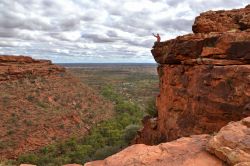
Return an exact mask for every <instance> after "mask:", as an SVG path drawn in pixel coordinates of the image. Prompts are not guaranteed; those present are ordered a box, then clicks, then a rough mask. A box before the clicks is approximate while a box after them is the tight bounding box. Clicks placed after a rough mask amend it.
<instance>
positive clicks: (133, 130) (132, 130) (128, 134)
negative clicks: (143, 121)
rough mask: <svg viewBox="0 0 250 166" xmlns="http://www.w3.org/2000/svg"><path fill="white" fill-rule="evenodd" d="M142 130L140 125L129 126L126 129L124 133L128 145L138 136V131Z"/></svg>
mask: <svg viewBox="0 0 250 166" xmlns="http://www.w3.org/2000/svg"><path fill="white" fill-rule="evenodd" d="M139 129H140V126H139V125H134V124H132V125H128V126H127V127H126V128H125V131H124V136H123V138H124V140H125V142H126V143H128V144H129V143H130V142H131V141H132V140H133V139H134V138H135V136H136V134H137V131H138V130H139Z"/></svg>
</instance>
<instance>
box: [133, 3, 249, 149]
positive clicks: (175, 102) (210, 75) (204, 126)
mask: <svg viewBox="0 0 250 166" xmlns="http://www.w3.org/2000/svg"><path fill="white" fill-rule="evenodd" d="M249 9H250V8H249V7H246V8H244V9H239V10H232V11H219V12H208V13H205V14H201V16H199V17H198V18H196V21H195V24H194V27H195V28H194V29H195V31H194V32H195V34H188V35H184V36H180V37H177V38H176V39H172V40H169V41H166V42H161V43H157V44H156V45H155V46H154V47H153V49H152V51H151V52H152V54H153V56H154V58H155V60H156V62H157V63H158V64H159V66H158V74H159V80H160V94H159V96H158V97H157V102H156V103H157V109H158V117H157V122H156V123H157V125H156V126H155V127H154V128H152V127H150V126H151V125H150V123H151V122H150V119H149V120H148V121H146V122H144V123H145V124H146V125H145V127H144V129H142V131H140V132H139V136H138V138H137V139H136V142H137V143H146V144H157V143H159V142H163V141H171V140H174V139H177V138H180V137H183V136H189V135H193V134H202V133H213V132H216V131H218V130H219V129H220V128H221V127H223V126H225V125H226V124H227V123H228V122H230V121H237V120H240V119H242V118H243V117H246V116H250V65H249V64H250V47H249V46H250V31H249V29H248V28H238V29H237V31H230V32H228V31H227V29H223V28H221V27H220V24H221V25H224V22H227V23H228V24H230V25H227V26H225V27H227V28H230V26H231V24H232V26H236V25H241V24H238V23H239V22H243V23H244V27H248V25H249V24H250V21H248V19H249ZM230 13H233V14H231V15H230ZM239 15H240V16H242V18H241V20H240V21H239V20H238V22H237V24H236V23H235V22H233V21H232V19H233V20H234V19H235V18H236V17H238V16H239ZM209 20H210V21H209ZM211 20H212V21H211ZM213 21H214V22H216V24H214V23H213ZM220 21H221V22H220ZM243 23H242V24H243ZM210 24H211V26H208V25H210ZM217 29H218V30H217ZM196 32H199V33H196ZM201 32H202V33H201ZM203 32H206V33H203Z"/></svg>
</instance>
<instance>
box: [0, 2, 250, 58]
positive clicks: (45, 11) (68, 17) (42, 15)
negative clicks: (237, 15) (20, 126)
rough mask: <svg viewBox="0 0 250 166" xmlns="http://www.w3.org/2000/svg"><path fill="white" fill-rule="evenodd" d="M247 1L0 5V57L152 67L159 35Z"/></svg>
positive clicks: (169, 34)
mask: <svg viewBox="0 0 250 166" xmlns="http://www.w3.org/2000/svg"><path fill="white" fill-rule="evenodd" d="M247 4H250V0H0V55H29V56H32V57H33V58H36V59H50V60H52V61H53V62H54V63H153V62H154V59H153V57H152V55H151V53H150V50H151V48H152V45H153V43H154V41H155V38H154V37H153V36H152V33H159V34H160V35H161V38H162V40H168V39H172V38H175V37H177V36H180V35H184V34H187V33H191V32H192V24H193V22H194V19H195V17H196V16H198V15H199V14H200V13H201V12H205V11H208V10H220V9H233V8H243V7H245V6H246V5H247Z"/></svg>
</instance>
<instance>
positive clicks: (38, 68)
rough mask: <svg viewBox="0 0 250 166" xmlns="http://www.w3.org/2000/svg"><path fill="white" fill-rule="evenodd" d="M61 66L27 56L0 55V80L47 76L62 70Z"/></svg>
mask: <svg viewBox="0 0 250 166" xmlns="http://www.w3.org/2000/svg"><path fill="white" fill-rule="evenodd" d="M64 71H65V69H64V68H63V67H60V66H57V65H54V64H52V63H51V61H49V60H34V59H32V58H31V57H28V56H10V55H1V56H0V81H6V80H15V79H19V78H23V77H29V76H31V75H32V76H47V75H52V74H59V73H62V72H64Z"/></svg>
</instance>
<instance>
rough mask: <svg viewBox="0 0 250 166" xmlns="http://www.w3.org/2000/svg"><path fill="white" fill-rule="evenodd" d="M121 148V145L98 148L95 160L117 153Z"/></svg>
mask: <svg viewBox="0 0 250 166" xmlns="http://www.w3.org/2000/svg"><path fill="white" fill-rule="evenodd" d="M120 150H121V147H120V146H105V147H104V148H101V149H98V150H97V151H96V152H95V154H94V156H95V157H94V158H93V159H94V160H103V159H105V158H106V157H108V156H111V155H112V154H115V153H117V152H119V151H120Z"/></svg>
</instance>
